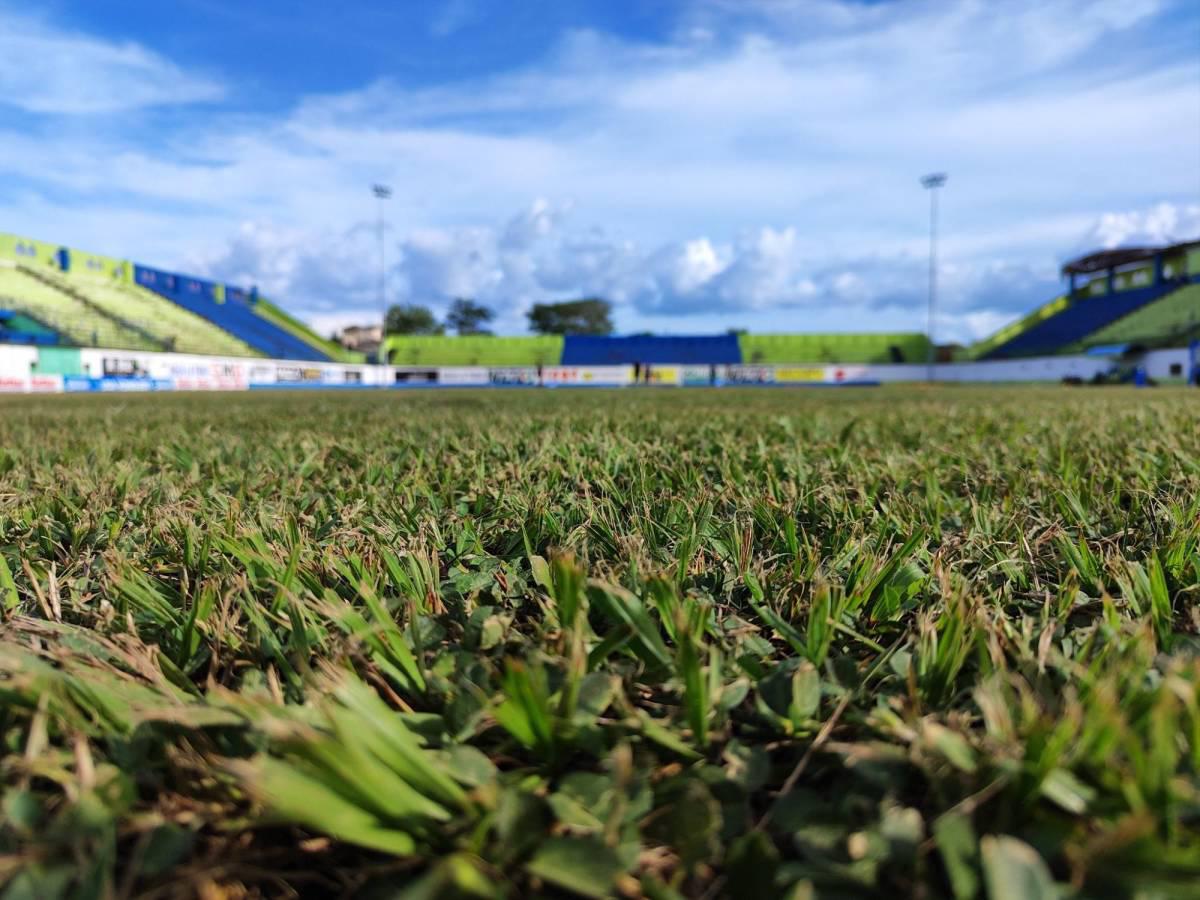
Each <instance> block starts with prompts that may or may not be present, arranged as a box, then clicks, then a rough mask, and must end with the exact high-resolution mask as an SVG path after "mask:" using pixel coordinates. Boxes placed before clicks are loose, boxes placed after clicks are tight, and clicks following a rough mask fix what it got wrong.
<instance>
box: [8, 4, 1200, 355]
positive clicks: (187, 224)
mask: <svg viewBox="0 0 1200 900" xmlns="http://www.w3.org/2000/svg"><path fill="white" fill-rule="evenodd" d="M1160 7H1161V4H1159V3H1157V2H1149V0H1131V2H1121V3H1116V2H1102V3H1085V2H1083V0H1056V2H1035V0H1014V2H1012V3H1006V4H1004V5H1003V7H997V6H996V5H995V4H985V3H981V2H979V0H938V2H934V0H919V2H913V3H907V2H906V3H904V4H897V3H890V4H863V3H858V2H852V0H802V2H791V0H753V2H751V0H745V2H738V3H737V4H734V3H733V2H732V0H712V2H700V3H698V5H697V7H696V9H695V11H694V12H693V13H691V14H688V15H684V16H683V17H681V19H680V23H679V35H680V36H679V37H678V39H675V40H672V41H669V42H666V43H662V44H634V43H629V42H622V41H619V40H616V39H613V38H611V37H608V36H605V35H603V34H597V33H594V32H587V31H580V32H576V33H573V34H570V35H566V36H564V37H563V39H562V42H561V44H560V46H559V47H558V49H557V50H556V51H555V52H553V53H552V54H550V55H549V56H548V57H546V58H544V59H541V60H537V61H532V62H530V63H529V64H527V65H525V66H524V67H520V68H516V69H513V70H511V71H507V72H502V73H498V74H495V75H492V76H489V77H486V78H480V79H477V80H474V81H470V82H464V83H457V84H449V85H442V86H438V87H434V88H424V89H413V88H409V87H405V86H403V85H400V84H398V83H396V82H395V81H391V80H388V79H386V78H384V79H381V80H379V81H377V82H375V83H373V84H371V85H367V86H364V87H363V88H362V89H360V90H356V91H350V92H345V93H340V94H332V95H320V96H312V97H307V98H300V99H298V100H297V101H296V102H295V104H294V106H293V107H292V108H291V109H289V110H285V111H283V112H281V113H277V114H266V113H263V114H259V115H256V116H249V117H246V116H243V117H239V118H233V117H231V116H227V115H223V114H220V113H217V112H214V113H212V114H210V115H206V116H202V117H200V118H199V120H198V122H197V125H196V127H195V129H194V130H191V129H190V128H189V127H184V128H181V129H179V130H177V131H176V132H172V133H171V134H172V136H171V137H169V138H167V139H166V140H165V141H164V139H163V137H162V134H161V133H157V134H156V136H155V139H154V140H153V141H149V140H143V139H141V138H142V136H141V135H139V134H138V132H137V130H136V128H135V127H132V126H131V127H130V129H129V130H128V131H118V132H114V131H113V129H111V128H106V129H100V128H97V129H96V130H95V131H89V130H88V129H87V128H80V127H78V126H76V127H74V128H73V129H72V132H71V134H72V139H71V140H70V141H67V140H50V141H47V140H46V139H45V138H44V137H42V136H40V135H34V134H31V133H28V132H27V131H23V130H17V129H16V128H15V127H10V128H9V129H8V130H4V127H3V126H2V125H0V178H7V179H17V180H18V181H19V184H20V189H19V190H15V191H11V192H8V197H7V198H6V199H4V200H3V201H0V215H2V216H3V217H4V221H5V222H6V223H12V224H11V225H10V226H9V227H11V228H13V229H14V230H20V231H28V232H29V233H31V234H36V235H38V236H43V237H47V238H49V239H58V240H63V241H66V242H72V243H76V244H78V245H80V246H86V247H94V248H95V249H97V250H101V251H106V252H111V253H115V254H120V255H129V256H134V257H137V258H139V259H146V260H148V261H150V262H154V263H157V264H160V265H164V266H177V267H180V268H183V269H185V270H186V269H187V268H189V267H190V268H196V269H200V270H203V272H206V273H210V274H215V275H220V276H222V277H224V278H227V279H229V280H233V281H238V282H244V283H257V284H258V285H259V286H260V287H262V289H263V290H264V291H265V292H267V293H268V294H269V295H271V296H273V297H275V298H277V299H280V300H281V301H282V302H284V303H285V304H287V305H289V306H290V307H291V308H293V309H295V310H296V311H298V312H301V313H302V314H304V315H307V316H310V317H312V318H314V320H318V321H321V322H332V321H334V319H335V318H336V317H339V316H351V315H361V316H363V317H364V318H369V317H371V316H374V315H377V312H376V309H377V307H378V300H377V292H378V262H377V261H378V249H377V246H376V244H375V235H374V230H373V217H374V207H373V206H372V203H373V201H372V199H371V197H370V194H369V190H368V188H369V185H370V184H371V183H373V182H377V181H383V182H385V183H389V184H391V185H393V187H394V188H395V198H394V199H393V200H392V201H391V202H390V203H389V204H388V208H387V215H388V221H389V225H390V227H389V238H388V258H389V260H390V261H391V264H392V271H391V276H390V285H391V292H392V295H393V296H395V297H402V298H407V299H412V300H414V301H418V302H428V303H431V304H433V305H435V306H438V305H442V304H445V303H446V302H447V301H448V299H449V298H451V297H453V296H456V295H466V296H474V297H477V298H479V299H482V300H484V301H485V302H488V303H491V304H493V305H494V306H496V308H497V309H498V311H499V312H500V314H501V319H500V321H499V322H498V323H497V324H498V327H499V328H500V329H501V330H509V331H520V330H522V329H523V326H524V322H523V319H522V312H523V311H524V309H526V308H527V307H528V305H529V304H530V303H532V302H536V301H537V300H540V299H553V298H561V297H565V296H570V295H572V294H577V293H595V294H600V295H602V296H606V297H609V298H611V299H613V300H614V302H616V303H617V304H618V305H619V318H620V321H621V323H622V325H623V326H624V327H627V328H638V327H641V326H642V325H643V324H644V323H662V322H669V321H679V322H681V323H682V324H684V325H687V326H688V327H692V326H693V325H694V327H697V328H700V327H704V328H709V327H720V324H721V322H722V321H725V322H727V323H728V324H735V325H750V324H751V323H757V324H756V325H755V327H764V326H765V327H769V328H775V329H777V330H779V329H783V328H787V327H800V326H803V325H804V323H809V322H820V323H825V324H824V327H826V328H828V327H836V328H839V329H854V328H869V327H880V328H893V327H898V325H897V323H903V324H904V327H923V320H924V312H923V304H924V299H925V290H926V284H925V278H926V261H925V253H926V244H925V241H926V237H925V228H926V220H925V216H926V212H925V203H926V197H925V195H924V194H923V192H922V191H921V189H920V188H919V186H918V184H917V181H916V178H917V176H918V175H920V174H921V173H922V172H924V171H927V170H928V169H930V168H933V167H938V168H941V167H945V168H947V169H948V170H949V171H950V172H951V180H950V184H949V185H948V187H947V188H946V190H945V192H944V194H943V225H944V229H943V234H944V240H943V244H942V246H943V251H944V252H943V258H944V261H945V262H944V266H943V270H942V279H943V288H944V289H943V295H944V303H943V309H944V310H945V311H946V312H945V313H944V315H945V323H946V324H945V327H946V328H947V329H948V330H954V329H956V330H957V333H961V334H964V335H969V334H970V333H972V332H973V329H975V328H977V327H983V326H982V325H981V324H980V323H985V322H988V321H991V319H989V318H988V317H993V318H995V317H1003V316H1011V315H1013V314H1015V313H1016V312H1018V311H1021V310H1024V309H1028V308H1030V307H1031V306H1033V305H1034V304H1036V303H1038V302H1041V301H1042V300H1044V299H1046V297H1047V296H1049V292H1051V291H1053V290H1055V289H1056V286H1057V268H1058V265H1059V264H1060V263H1061V262H1062V259H1063V258H1064V257H1065V256H1068V255H1071V254H1072V253H1074V252H1075V251H1076V250H1083V249H1090V248H1091V246H1095V245H1104V246H1107V245H1110V244H1112V243H1114V242H1115V243H1125V242H1129V241H1131V240H1141V239H1149V236H1152V235H1167V234H1171V236H1174V237H1185V236H1188V235H1187V234H1186V233H1182V234H1180V233H1176V232H1187V231H1188V230H1189V229H1192V230H1193V232H1194V231H1195V227H1194V226H1195V223H1196V220H1197V213H1196V212H1195V210H1196V208H1197V201H1198V200H1200V197H1198V194H1200V190H1198V188H1200V162H1198V161H1200V92H1197V91H1196V90H1195V86H1196V83H1197V81H1198V79H1200V61H1197V60H1196V59H1195V58H1194V54H1186V53H1183V54H1181V53H1180V52H1178V48H1177V47H1175V48H1174V49H1172V45H1170V44H1169V42H1168V43H1167V44H1165V45H1164V46H1163V47H1161V48H1160V47H1157V46H1155V45H1154V43H1153V40H1152V36H1153V35H1157V34H1159V32H1160V31H1163V29H1161V28H1157V26H1158V25H1161V24H1162V22H1161V20H1160V19H1158V18H1156V16H1158V13H1159V10H1160ZM465 8H466V7H464V9H465ZM442 11H443V13H446V14H448V12H447V11H453V4H451V5H450V6H448V7H443V8H442ZM451 18H453V17H451ZM4 21H5V19H4V14H3V13H0V25H2V24H3V22H4ZM26 21H27V20H26ZM435 24H436V23H435ZM451 25H454V23H453V22H451ZM22 27H23V28H24V31H21V32H20V33H21V34H25V35H26V36H28V35H29V34H35V35H41V36H42V38H44V39H45V40H47V41H50V42H51V43H49V44H47V45H45V46H46V47H48V48H49V49H48V52H47V53H46V54H45V55H44V58H43V61H42V62H40V63H38V65H41V66H42V67H43V68H45V67H46V66H53V65H56V64H62V65H63V66H64V67H65V68H64V71H69V67H70V65H74V64H75V63H70V62H69V59H68V58H70V59H77V60H81V61H82V62H80V63H79V64H80V65H86V66H88V67H90V68H89V71H92V70H95V71H98V72H100V75H99V76H96V77H95V78H94V79H93V83H95V84H109V85H113V84H115V85H117V86H118V87H119V86H120V84H121V78H125V77H132V76H128V74H127V73H129V72H142V71H152V72H153V73H154V75H153V76H152V77H149V78H142V79H140V81H139V85H138V86H135V88H136V89H134V88H131V89H130V91H129V92H128V94H127V98H131V99H125V100H123V101H121V102H127V103H133V104H141V105H153V104H155V103H160V102H171V101H172V98H178V100H179V101H180V102H190V100H194V99H204V96H205V91H216V90H219V87H218V86H216V85H213V84H210V83H209V82H208V81H207V80H206V79H204V78H201V77H198V76H195V75H193V74H190V73H186V72H182V71H179V70H177V69H174V68H173V67H171V66H170V64H169V63H167V62H166V61H164V60H162V59H160V58H158V57H157V56H155V55H154V54H153V53H150V52H149V51H147V50H145V49H144V48H138V47H136V46H126V45H117V44H112V43H109V42H104V41H96V40H93V39H90V38H86V37H83V36H77V35H71V34H66V33H62V32H54V31H52V30H51V29H50V28H49V26H44V25H38V26H32V25H28V24H26V25H24V26H22ZM31 29H32V30H31ZM38 29H41V30H40V31H39V30H38ZM1148 35H1150V36H1151V37H1148ZM42 38H39V39H42ZM4 39H5V38H3V37H0V43H2V42H3V41H4ZM10 40H11V38H10ZM28 46H33V44H28ZM80 48H82V49H81V50H80V53H78V54H76V55H75V56H72V55H71V53H69V52H68V51H72V50H74V49H80ZM97 48H99V49H97ZM22 52H24V53H26V54H28V53H29V52H30V51H29V50H28V49H25V50H23V51H22ZM114 60H115V61H114ZM139 67H141V68H139ZM146 67H150V68H149V69H146ZM155 67H158V68H155ZM5 73H7V74H5ZM123 73H124V74H123ZM6 77H7V78H16V77H18V76H16V75H13V74H12V71H11V67H9V66H7V64H6V62H5V60H4V58H3V56H0V90H4V89H5V84H6V83H5V81H4V79H5V78H6ZM78 78H79V76H75V77H74V78H73V80H77V79H78ZM83 80H87V79H83ZM173 80H174V82H173ZM142 81H144V82H145V84H141V83H140V82H142ZM48 83H49V84H51V85H59V87H55V88H54V89H53V91H49V89H47V90H48V91H49V92H48V93H46V94H45V95H44V96H42V98H41V99H40V100H36V99H35V103H36V106H28V107H27V108H28V109H35V108H37V109H40V110H42V111H45V112H57V113H65V112H71V111H74V110H75V109H76V108H78V107H79V106H80V105H81V104H80V102H79V100H78V98H79V97H80V96H86V91H87V90H90V88H76V89H77V90H82V91H85V93H84V94H75V95H72V94H70V93H69V92H68V91H67V90H66V87H69V86H70V85H68V84H67V82H65V81H63V82H59V81H56V80H54V79H51V80H50V81H49V82H48ZM64 85H65V86H64ZM39 89H40V88H39ZM29 90H30V91H32V93H31V96H34V97H35V98H36V97H37V96H39V95H37V93H36V91H34V90H33V88H30V89H29ZM138 91H143V92H144V93H141V94H139V93H138ZM168 94H169V95H170V96H167V95H168ZM110 102H117V101H110ZM46 120H47V121H51V122H53V121H57V119H55V118H54V117H53V116H49V117H46ZM1164 123H1165V124H1164ZM1164 128H1165V129H1166V130H1165V131H1164ZM52 131H53V129H48V133H49V132H52ZM1164 135H1166V136H1164ZM98 161H101V162H100V163H98ZM1130 173H1132V174H1130ZM64 196H68V197H70V199H69V200H62V199H56V198H62V197H64ZM539 198H541V199H539ZM1160 203H1161V204H1163V205H1162V206H1159V205H1158V204H1160ZM513 210H521V212H519V213H518V214H516V215H513ZM1112 210H1132V211H1134V212H1126V213H1118V214H1113V213H1111V211H1112ZM1172 216H1174V218H1171V217H1172ZM1081 244H1088V245H1089V246H1086V247H1081V246H1080V245H1081ZM359 311H361V312H359ZM722 317H724V318H722ZM654 327H660V326H658V325H656V326H654Z"/></svg>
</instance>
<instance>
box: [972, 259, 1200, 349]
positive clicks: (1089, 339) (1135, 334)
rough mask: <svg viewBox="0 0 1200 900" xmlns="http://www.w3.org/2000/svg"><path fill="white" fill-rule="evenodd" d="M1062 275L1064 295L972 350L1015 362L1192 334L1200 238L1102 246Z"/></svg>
mask: <svg viewBox="0 0 1200 900" xmlns="http://www.w3.org/2000/svg"><path fill="white" fill-rule="evenodd" d="M1062 272H1063V275H1064V276H1065V277H1066V278H1067V279H1068V288H1067V291H1066V293H1064V294H1063V295H1062V296H1059V297H1055V298H1054V299H1053V300H1050V301H1049V302H1047V303H1045V304H1043V305H1042V306H1040V307H1038V308H1037V309H1035V310H1034V311H1033V312H1031V313H1029V314H1028V315H1026V316H1023V317H1022V318H1020V319H1018V320H1017V321H1016V322H1013V323H1012V324H1010V325H1006V326H1005V327H1004V328H1002V329H1000V330H999V331H997V332H996V333H995V334H994V335H992V336H991V337H989V338H987V339H986V340H983V341H980V342H979V343H978V344H976V345H975V346H974V347H972V348H971V351H970V355H971V356H972V357H973V358H974V359H979V360H998V359H1015V358H1020V357H1031V356H1049V355H1056V354H1063V353H1072V352H1079V351H1080V350H1083V349H1086V348H1088V347H1094V346H1102V345H1111V344H1114V343H1120V342H1134V341H1136V342H1138V343H1142V344H1144V345H1146V346H1156V347H1158V346H1169V345H1171V344H1173V343H1187V341H1188V339H1189V338H1193V337H1195V336H1196V331H1195V328H1194V326H1193V322H1194V320H1195V319H1196V318H1197V301H1200V294H1198V293H1197V291H1196V288H1195V285H1196V284H1197V283H1198V282H1200V241H1189V242H1187V243H1182V244H1173V245H1170V246H1166V247H1137V248H1129V249H1119V250H1102V251H1099V252H1097V253H1091V254H1088V255H1087V256H1083V257H1080V258H1079V259H1076V260H1072V261H1071V262H1068V263H1067V264H1066V265H1064V266H1063V269H1062Z"/></svg>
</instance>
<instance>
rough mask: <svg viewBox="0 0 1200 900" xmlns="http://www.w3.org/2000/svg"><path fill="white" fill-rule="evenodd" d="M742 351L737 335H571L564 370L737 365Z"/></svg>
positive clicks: (563, 358) (567, 339) (564, 352)
mask: <svg viewBox="0 0 1200 900" xmlns="http://www.w3.org/2000/svg"><path fill="white" fill-rule="evenodd" d="M741 361H742V351H741V348H740V347H739V346H738V339H737V335H736V334H719V335H706V336H703V337H657V336H651V335H634V336H631V337H600V336H594V335H584V334H578V335H567V337H566V338H565V339H564V341H563V352H562V365H564V366H619V365H629V364H633V363H675V364H679V365H698V366H707V365H721V364H728V365H736V364H737V363H740V362H741Z"/></svg>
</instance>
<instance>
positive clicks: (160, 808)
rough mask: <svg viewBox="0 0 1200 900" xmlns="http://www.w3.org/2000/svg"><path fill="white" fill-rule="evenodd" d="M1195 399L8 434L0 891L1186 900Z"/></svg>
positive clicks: (496, 396) (1061, 393)
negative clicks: (1156, 899)
mask: <svg viewBox="0 0 1200 900" xmlns="http://www.w3.org/2000/svg"><path fill="white" fill-rule="evenodd" d="M1198 413H1200V396H1197V392H1194V391H1192V392H1188V391H1185V390H1166V389H1164V390H1155V391H1135V390H1127V389H1103V390H1095V391H1090V390H1083V389H1076V390H1071V389H1063V388H1053V389H1039V388H1014V389H988V390H984V389H945V390H937V391H923V390H921V389H918V388H913V389H908V390H890V389H887V390H879V391H873V392H872V391H862V392H856V391H851V390H847V391H838V392H813V393H807V392H800V391H782V390H780V391H765V390H761V391H753V390H750V391H745V392H739V391H735V390H730V389H725V390H720V391H704V390H698V391H681V392H671V393H667V392H649V391H647V392H636V391H624V392H620V391H617V392H578V391H574V392H565V391H564V392H479V393H470V392H452V393H449V392H448V393H440V392H430V393H424V392H422V393H414V394H398V393H387V394H379V395H375V394H362V395H355V396H350V395H345V394H338V395H320V394H313V393H306V394H304V395H302V396H285V395H274V394H272V395H271V396H261V395H248V396H232V395H223V396H202V395H192V396H188V395H179V396H154V397H133V396H121V397H83V398H71V397H59V398H9V399H4V400H2V401H0V609H2V610H3V613H2V615H3V620H2V621H0V739H2V740H3V756H2V757H0V790H2V792H3V796H2V803H0V897H3V898H6V900H7V898H24V897H37V898H54V897H89V898H90V897H121V898H124V897H143V898H160V897H175V896H197V897H230V898H234V897H259V896H263V897H268V896H269V897H285V896H306V897H309V896H331V897H332V896H346V895H350V894H357V895H361V896H371V897H410V898H423V897H477V898H486V897H505V896H506V897H526V896H560V897H568V896H582V897H602V896H609V895H619V896H625V897H638V896H645V897H648V898H655V900H657V898H674V897H705V898H707V897H717V896H738V897H749V898H754V897H778V896H786V897H792V898H797V900H799V898H807V897H821V898H827V897H870V896H885V897H924V898H942V897H946V898H968V897H974V896H978V895H986V896H989V897H992V898H1002V900H1009V898H1014V900H1015V898H1030V897H1032V898H1042V897H1062V896H1078V897H1128V896H1140V897H1146V898H1151V897H1185V896H1192V897H1194V896H1196V895H1197V891H1196V885H1197V884H1198V883H1200V828H1198V824H1200V775H1198V771H1200V660H1198V657H1197V649H1198V647H1200V640H1198V638H1197V631H1198V627H1200V621H1198V620H1200V613H1198V612H1197V607H1198V604H1197V593H1198V591H1200V415H1198Z"/></svg>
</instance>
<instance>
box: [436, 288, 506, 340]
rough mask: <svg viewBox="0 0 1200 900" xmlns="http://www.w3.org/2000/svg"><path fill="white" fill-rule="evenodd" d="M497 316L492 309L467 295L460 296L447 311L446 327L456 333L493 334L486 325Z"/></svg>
mask: <svg viewBox="0 0 1200 900" xmlns="http://www.w3.org/2000/svg"><path fill="white" fill-rule="evenodd" d="M494 316H495V313H493V312H492V311H491V310H490V309H488V308H487V307H486V306H482V305H480V304H478V303H476V302H475V301H474V300H470V299H468V298H466V297H458V298H456V299H455V301H454V302H453V303H451V304H450V311H449V312H448V313H446V327H447V328H449V329H450V330H451V331H453V332H454V333H455V334H459V335H467V334H491V331H489V330H488V329H487V328H485V327H484V326H485V325H486V324H487V323H488V322H490V321H492V318H493V317H494Z"/></svg>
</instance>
